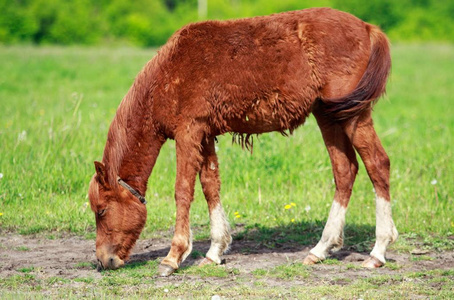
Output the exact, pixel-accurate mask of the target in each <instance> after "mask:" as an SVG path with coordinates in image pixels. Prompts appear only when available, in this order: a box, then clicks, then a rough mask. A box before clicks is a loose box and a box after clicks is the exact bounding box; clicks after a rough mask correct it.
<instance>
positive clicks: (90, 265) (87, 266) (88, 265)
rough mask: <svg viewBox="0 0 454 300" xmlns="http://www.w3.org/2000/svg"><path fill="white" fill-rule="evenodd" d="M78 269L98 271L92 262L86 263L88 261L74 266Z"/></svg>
mask: <svg viewBox="0 0 454 300" xmlns="http://www.w3.org/2000/svg"><path fill="white" fill-rule="evenodd" d="M74 267H75V268H76V269H92V270H94V269H96V264H94V263H92V262H86V261H82V262H79V263H77V264H76V265H75V266H74Z"/></svg>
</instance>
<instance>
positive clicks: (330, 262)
mask: <svg viewBox="0 0 454 300" xmlns="http://www.w3.org/2000/svg"><path fill="white" fill-rule="evenodd" d="M321 264H322V265H342V262H340V261H339V260H337V259H334V258H328V259H325V260H324V261H322V262H321Z"/></svg>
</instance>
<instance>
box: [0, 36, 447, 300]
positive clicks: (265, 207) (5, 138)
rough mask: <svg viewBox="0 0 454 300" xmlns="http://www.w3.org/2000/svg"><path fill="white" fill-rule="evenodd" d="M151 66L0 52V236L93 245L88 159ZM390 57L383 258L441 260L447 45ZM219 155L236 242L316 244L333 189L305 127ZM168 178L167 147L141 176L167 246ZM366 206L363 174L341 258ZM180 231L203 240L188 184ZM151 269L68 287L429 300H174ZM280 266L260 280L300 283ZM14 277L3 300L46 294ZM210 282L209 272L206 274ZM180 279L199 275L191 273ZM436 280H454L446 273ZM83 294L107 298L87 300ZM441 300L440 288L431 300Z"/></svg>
mask: <svg viewBox="0 0 454 300" xmlns="http://www.w3.org/2000/svg"><path fill="white" fill-rule="evenodd" d="M154 54H155V51H154V50H149V49H134V48H117V49H108V48H81V47H70V48H60V47H40V48H35V47H29V46H24V47H19V46H12V47H5V46H0V106H1V109H0V149H1V150H0V154H1V155H0V173H1V174H2V175H0V232H2V231H13V232H17V233H21V234H34V233H44V234H46V235H47V236H49V237H50V238H58V237H59V236H60V235H62V234H63V235H64V234H66V233H68V232H70V233H74V234H78V235H84V236H86V237H87V238H93V237H94V232H95V222H94V217H93V213H92V212H91V211H90V208H89V206H88V199H87V188H88V182H89V180H90V178H91V176H92V174H93V173H94V167H93V161H94V160H99V159H101V157H102V152H103V147H104V144H105V140H106V135H107V130H108V127H109V124H110V122H111V120H112V118H113V116H114V114H115V110H116V107H117V106H118V104H119V103H120V101H121V99H122V97H123V96H124V95H125V93H126V92H127V90H128V88H129V86H130V85H131V84H132V82H133V80H134V77H135V75H136V74H137V73H138V72H139V70H140V69H141V68H142V66H143V65H144V64H145V63H146V61H148V60H149V59H150V58H151V57H152V56H153V55H154ZM392 54H393V71H392V76H391V80H390V83H389V85H388V94H387V97H386V98H385V99H382V100H380V101H379V103H378V104H377V106H376V107H375V112H374V120H375V125H376V130H377V132H378V135H379V136H380V137H381V140H382V142H383V144H384V147H385V149H386V150H387V152H388V154H389V156H390V158H391V163H392V169H391V188H392V191H391V193H392V206H393V216H394V220H395V223H396V226H397V228H398V230H399V232H400V233H401V239H400V240H399V241H398V243H397V244H396V245H395V246H393V247H394V248H395V249H397V250H402V251H411V250H412V249H414V248H415V247H416V248H421V249H436V250H440V251H442V250H446V249H453V248H454V239H452V238H451V239H450V238H449V237H452V236H453V235H454V217H453V216H454V203H453V198H454V185H453V184H452V174H454V164H453V163H452V162H453V161H454V151H452V147H453V145H454V144H453V136H454V133H453V129H454V107H453V105H452V103H453V101H454V96H453V95H454V85H453V84H452V82H454V72H453V70H454V46H453V45H431V44H426V45H417V44H414V45H394V46H393V48H392ZM217 149H218V150H217V152H218V155H219V160H220V168H221V170H220V171H221V179H222V183H223V184H222V191H221V198H222V201H223V205H224V207H225V210H226V213H227V216H228V219H229V221H230V223H231V224H232V226H233V227H234V228H235V227H236V231H237V232H238V234H237V235H236V236H235V238H236V239H255V240H257V241H259V242H261V243H263V244H264V245H267V246H269V247H270V248H273V247H275V246H276V245H277V244H279V243H285V242H290V241H291V242H296V243H301V244H314V243H315V242H316V241H317V240H318V238H319V236H320V235H321V232H322V230H323V225H324V222H325V220H326V218H327V216H328V212H329V208H330V206H331V202H332V197H333V194H334V188H335V187H334V184H333V180H332V173H331V166H330V163H329V158H328V155H327V152H326V150H325V147H324V144H323V141H322V138H321V135H320V132H319V129H318V127H317V125H316V122H315V120H314V118H313V117H310V118H309V119H308V120H307V122H306V124H305V125H304V126H302V128H299V129H298V130H296V132H295V133H294V135H293V136H291V137H290V138H284V137H282V136H281V135H280V134H275V133H271V134H265V135H261V136H260V137H259V138H258V139H257V138H256V139H255V143H254V153H253V155H251V154H250V153H249V152H247V151H243V150H241V148H240V147H239V146H237V145H231V136H230V135H225V136H221V137H219V143H218V144H217ZM174 178H175V143H174V142H173V141H168V142H167V143H166V144H165V145H164V147H163V149H162V151H161V154H160V157H159V158H158V162H157V164H156V166H155V169H154V171H153V174H152V176H151V177H150V181H149V190H148V192H147V200H148V202H149V203H150V205H148V223H147V225H146V227H145V229H144V233H143V236H144V237H156V236H158V235H162V234H168V232H170V231H169V229H171V228H172V227H173V224H174V214H175V205H174V200H173V187H174ZM373 199H374V194H373V190H372V185H371V183H370V181H369V179H368V177H367V174H366V172H365V169H364V167H363V166H362V164H361V166H360V171H359V175H358V177H357V180H356V183H355V186H354V190H353V196H352V201H351V205H350V206H349V210H348V214H347V226H346V235H345V238H346V247H349V248H354V249H356V250H359V251H369V250H370V246H371V245H372V243H373V240H374V226H375V208H374V201H373ZM292 203H293V204H294V205H292ZM286 205H288V206H287V209H286ZM191 224H192V227H193V228H194V233H195V238H196V239H207V238H209V218H208V213H207V208H206V203H205V200H204V199H203V194H202V192H201V189H200V187H199V184H197V188H196V195H195V201H194V203H193V206H192V209H191ZM21 250H22V251H28V249H26V248H23V249H21ZM245 251H247V249H246V250H245ZM194 255H200V253H195V254H194ZM202 255H203V254H202ZM415 259H422V260H425V259H430V258H428V257H420V258H415ZM150 263H151V265H145V266H142V265H139V266H135V267H134V268H130V269H124V270H122V271H118V272H113V273H106V274H103V279H102V280H101V281H99V280H95V279H93V278H87V279H83V278H82V279H78V282H79V283H80V284H82V285H83V286H84V289H82V290H83V291H82V292H80V293H87V294H86V295H92V296H91V297H95V296H101V298H102V297H110V296H112V295H117V296H119V297H121V295H124V294H125V293H126V292H125V291H124V290H122V288H121V286H120V287H118V286H117V285H122V284H133V285H135V284H138V285H144V289H140V290H139V289H134V290H133V291H132V293H131V297H132V298H134V297H136V298H141V297H143V296H147V297H155V296H156V297H158V298H162V297H166V296H170V297H179V296H183V297H184V296H185V295H186V296H188V294H187V293H188V290H189V289H191V290H192V291H194V290H197V293H199V294H197V295H199V296H200V295H202V296H206V295H208V294H210V293H211V292H213V293H216V294H219V295H221V296H222V293H226V292H227V291H228V292H229V293H230V294H226V295H230V296H231V297H234V296H235V295H242V296H248V295H252V296H256V297H268V296H271V297H272V296H274V297H278V296H279V295H281V296H282V297H290V296H288V295H298V293H299V292H301V293H303V295H304V296H305V297H310V296H314V295H317V298H320V297H323V296H329V295H330V293H331V292H332V290H336V291H337V292H339V293H340V294H339V295H340V296H339V298H342V297H343V296H342V295H345V298H351V297H367V298H376V297H379V298H381V297H385V296H389V297H393V298H394V297H396V298H405V297H404V296H402V295H404V294H405V292H406V291H410V290H411V291H413V292H415V293H416V294H414V295H426V296H431V295H437V294H433V292H434V289H433V288H432V287H431V286H430V285H423V286H421V287H419V286H416V285H415V284H413V283H411V282H406V281H402V282H400V283H399V284H397V285H393V286H390V288H389V289H387V290H386V291H383V290H382V291H379V290H375V289H374V288H373V289H372V290H371V289H370V288H371V287H374V286H375V285H376V284H377V283H376V282H375V281H374V282H367V281H361V280H360V281H355V282H354V283H352V284H349V285H348V287H344V286H338V285H335V286H333V287H326V286H315V287H304V289H303V288H299V287H292V288H291V289H285V288H277V287H273V288H270V289H264V290H263V291H260V289H254V288H253V287H251V286H248V285H242V284H240V285H239V286H238V287H235V288H220V289H219V290H216V291H213V290H211V289H210V288H207V287H199V286H197V283H195V284H193V285H191V284H182V285H180V286H179V288H178V289H177V290H176V289H175V287H168V288H167V289H168V293H164V292H163V291H162V289H161V288H157V287H154V279H153V276H154V275H153V274H154V272H155V271H154V268H155V267H156V266H155V264H157V263H155V262H150ZM329 263H330V262H329V261H328V262H327V264H329ZM332 263H333V264H335V262H332ZM78 267H80V268H89V267H91V265H89V264H83V265H80V266H78ZM293 267H295V266H293ZM283 268H284V269H283V270H279V269H278V270H271V271H270V270H266V271H264V272H267V273H266V274H268V275H266V276H271V275H270V272H276V274H281V273H282V274H284V275H282V276H289V278H292V276H301V275H293V274H298V273H292V270H289V269H288V268H286V267H283ZM352 268H353V267H352ZM391 268H399V267H398V266H391ZM284 271H285V272H288V273H285V272H284ZM293 271H295V270H293ZM299 271H301V270H299ZM23 272H24V273H26V274H22V275H20V276H19V275H18V276H15V277H11V278H6V279H0V288H2V289H5V290H6V291H8V292H7V293H6V294H5V298H15V296H17V292H15V291H14V288H16V287H19V288H20V289H19V292H20V293H23V294H22V295H26V296H25V297H26V298H29V296H31V297H35V296H38V295H39V290H40V289H44V288H49V289H52V287H51V283H50V282H44V281H42V279H39V278H35V277H34V275H33V272H34V271H33V269H31V270H30V271H28V270H24V271H23ZM122 272H125V273H122ZM128 272H130V273H128ZM216 272H220V273H219V274H221V273H222V274H223V276H228V277H229V276H231V277H232V278H233V277H235V276H237V275H235V274H232V273H231V272H233V273H235V272H237V271H229V270H223V271H222V270H221V271H219V270H218V269H216ZM216 272H215V271H213V270H211V271H208V273H207V274H208V275H207V276H211V275H213V274H215V273H216ZM303 273H304V272H303ZM303 273H302V274H303ZM304 274H305V273H304ZM180 275H181V276H199V277H204V276H205V275H203V274H202V273H200V271H197V270H194V269H192V268H189V269H187V270H182V272H181V273H180ZM273 276H274V275H273ZM275 276H281V275H275ZM434 276H435V275H434ZM444 276H445V277H446V276H447V277H446V278H452V274H450V275H449V274H448V275H444ZM303 277H304V276H303ZM143 278H148V279H147V280H148V281H146V282H148V283H145V284H144V283H143ZM150 278H151V279H150ZM229 278H230V277H229ZM409 278H412V277H409ZM52 284H55V282H54V283H52ZM449 284H450V287H451V289H452V283H449ZM93 285H101V286H103V287H106V286H110V287H112V289H109V290H107V289H102V290H101V291H95V292H92V291H90V288H92V287H93ZM258 285H259V286H260V282H259V283H258ZM448 286H449V285H448ZM65 289H66V290H65ZM60 292H61V293H65V292H66V293H69V294H65V295H70V294H71V293H73V295H77V293H79V292H78V291H77V290H76V287H75V286H73V285H69V287H65V288H64V290H62V291H59V292H57V294H58V293H60ZM448 292H449V291H448V290H442V291H440V293H441V294H440V295H438V297H443V295H448ZM185 293H186V294H185ZM204 293H205V294H204ZM292 293H293V294H292ZM349 293H350V294H349ZM418 293H420V294H418ZM79 295H80V294H79ZM128 295H129V294H128ZM197 295H196V296H197ZM286 295H287V296H286ZM347 295H351V297H350V296H347ZM450 295H452V290H451V294H450Z"/></svg>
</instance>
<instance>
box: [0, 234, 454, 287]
mask: <svg viewBox="0 0 454 300" xmlns="http://www.w3.org/2000/svg"><path fill="white" fill-rule="evenodd" d="M169 245H170V241H167V240H140V241H139V242H138V244H137V245H136V247H135V248H134V252H133V254H132V256H131V262H137V261H148V260H154V259H157V258H159V257H164V256H165V255H166V254H167V252H168V250H169ZM208 247H209V242H208V241H204V242H196V243H195V244H194V249H195V250H197V251H199V252H200V253H206V251H207V250H208ZM94 249H95V245H94V241H93V240H85V239H82V238H80V237H68V238H65V239H55V240H49V239H46V238H44V237H30V236H20V235H12V234H7V235H4V236H1V237H0V278H2V277H3V278H5V277H8V276H11V275H14V274H23V273H21V269H22V270H23V269H24V268H30V267H33V268H34V270H35V272H36V271H38V272H39V273H40V276H41V277H52V276H58V277H62V278H67V279H74V278H77V277H92V278H101V277H102V275H101V273H99V272H97V271H96V270H94V269H93V268H92V267H91V266H90V264H89V263H94V262H95V252H94ZM308 251H309V248H308V247H305V248H303V247H301V246H299V245H291V244H284V245H281V247H279V248H273V249H270V248H267V247H265V246H263V245H261V244H258V243H257V242H251V241H234V242H233V245H232V248H231V250H230V252H229V253H228V254H227V255H225V259H226V266H227V267H228V268H236V269H238V270H240V273H241V274H244V275H247V274H249V275H250V273H251V272H252V271H253V270H255V269H259V268H260V269H268V268H272V267H275V266H279V265H284V264H289V263H292V262H301V261H302V259H303V258H304V257H305V256H306V254H307V253H308ZM424 255H425V256H424V257H425V259H423V260H415V259H412V255H411V254H399V253H396V252H390V253H389V254H388V255H387V258H388V261H390V262H395V263H396V264H397V265H398V266H399V268H398V269H397V270H393V269H392V268H381V269H378V270H372V271H371V270H367V269H362V268H359V266H360V265H361V261H363V260H364V259H365V258H366V257H367V255H366V254H363V253H355V252H349V251H341V252H338V253H337V254H336V255H335V256H334V257H336V258H337V259H339V260H340V261H341V263H340V264H319V265H317V266H316V267H314V268H313V269H312V270H311V275H310V278H308V279H307V280H305V283H303V284H310V282H311V281H312V282H313V281H315V280H317V281H320V280H323V281H331V282H332V281H333V280H335V281H334V283H337V284H342V282H341V281H342V280H346V282H351V281H352V280H355V279H357V278H365V277H369V276H374V275H377V274H381V275H387V274H389V275H392V274H401V273H408V272H417V271H424V270H433V269H442V270H446V269H454V251H445V252H439V253H435V252H431V253H424ZM197 262H198V260H197V259H193V258H191V257H189V258H188V259H187V261H186V262H185V263H184V265H183V266H188V265H193V264H196V263H197ZM349 263H350V264H352V265H354V266H358V268H356V267H353V268H345V265H346V264H349ZM339 271H342V272H339ZM251 278H252V276H251ZM179 280H182V279H181V276H174V277H171V278H162V279H157V282H156V283H157V284H158V285H159V284H163V285H164V284H168V283H171V282H176V281H179ZM200 280H203V279H200ZM223 280H225V281H226V282H225V284H228V282H227V281H231V278H219V279H216V281H223ZM219 283H221V284H222V282H219ZM293 283H294V284H302V283H301V282H300V283H297V282H293ZM270 284H271V285H272V284H273V282H270ZM279 284H282V282H279Z"/></svg>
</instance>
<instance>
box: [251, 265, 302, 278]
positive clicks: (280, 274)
mask: <svg viewBox="0 0 454 300" xmlns="http://www.w3.org/2000/svg"><path fill="white" fill-rule="evenodd" d="M252 274H253V275H254V276H255V277H257V278H263V277H274V278H279V279H285V280H294V279H296V278H300V279H301V278H307V277H309V275H310V272H309V267H307V266H305V265H303V264H302V263H293V264H286V265H280V266H277V267H274V268H271V269H256V270H254V271H253V272H252Z"/></svg>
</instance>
